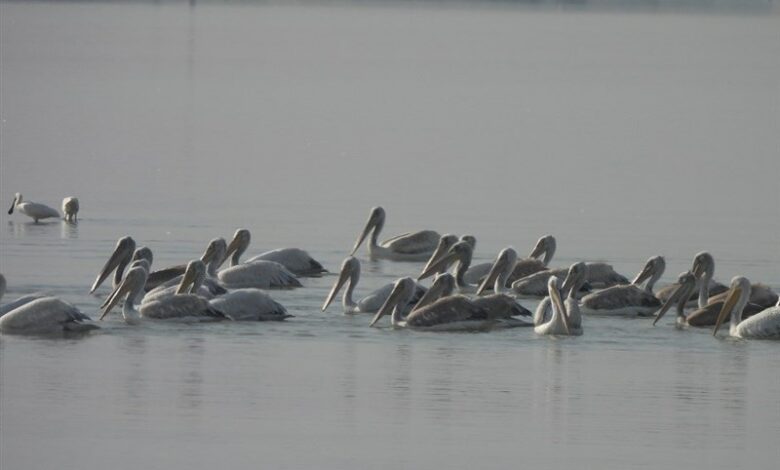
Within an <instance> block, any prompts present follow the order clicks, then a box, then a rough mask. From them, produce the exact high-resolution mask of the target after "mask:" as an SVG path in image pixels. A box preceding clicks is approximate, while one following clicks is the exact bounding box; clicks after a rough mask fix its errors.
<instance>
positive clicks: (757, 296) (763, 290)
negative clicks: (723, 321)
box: [707, 284, 777, 313]
mask: <svg viewBox="0 0 780 470" xmlns="http://www.w3.org/2000/svg"><path fill="white" fill-rule="evenodd" d="M727 294H728V293H727V292H725V291H724V292H721V293H719V294H714V295H710V298H709V299H707V303H708V304H709V303H713V302H725V300H726V295H727ZM750 303H752V304H756V305H760V306H762V307H763V308H769V307H771V306H773V305H775V304H776V303H777V294H776V293H775V292H774V291H773V290H772V289H771V288H770V287H769V286H766V285H764V284H752V285H751V286H750ZM756 313H758V312H756Z"/></svg>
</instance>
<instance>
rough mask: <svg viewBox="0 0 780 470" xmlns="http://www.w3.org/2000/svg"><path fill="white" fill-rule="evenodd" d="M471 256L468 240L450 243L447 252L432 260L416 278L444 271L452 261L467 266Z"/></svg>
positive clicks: (423, 277)
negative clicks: (450, 245) (450, 246)
mask: <svg viewBox="0 0 780 470" xmlns="http://www.w3.org/2000/svg"><path fill="white" fill-rule="evenodd" d="M471 256H472V249H471V245H469V243H468V242H465V241H460V242H458V243H456V244H454V245H452V248H450V249H449V251H448V252H447V254H445V255H444V256H442V257H441V258H439V260H438V261H436V262H434V263H433V264H432V265H430V266H428V269H426V270H424V271H423V272H422V273H421V274H420V276H419V277H418V278H417V279H418V280H421V279H425V278H426V277H430V276H431V275H433V274H434V273H437V272H441V271H446V270H447V268H449V267H450V265H452V263H454V262H455V261H459V262H460V263H461V265H463V266H465V267H468V265H469V264H471ZM458 269H460V268H458Z"/></svg>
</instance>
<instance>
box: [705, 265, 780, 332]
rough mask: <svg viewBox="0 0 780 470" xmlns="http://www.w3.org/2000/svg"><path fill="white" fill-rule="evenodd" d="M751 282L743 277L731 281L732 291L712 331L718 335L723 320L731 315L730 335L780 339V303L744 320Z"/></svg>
mask: <svg viewBox="0 0 780 470" xmlns="http://www.w3.org/2000/svg"><path fill="white" fill-rule="evenodd" d="M750 289H751V286H750V281H748V280H747V279H746V278H744V277H742V276H737V277H735V278H734V279H732V280H731V289H730V291H729V294H728V297H727V298H726V301H725V303H724V305H723V309H721V311H720V314H719V315H718V318H717V320H716V323H715V328H714V329H713V330H712V334H713V336H714V335H715V334H717V333H718V329H720V326H721V324H723V320H724V319H725V318H726V316H727V315H729V314H730V315H731V325H730V326H729V335H730V336H734V337H737V338H745V339H780V302H778V304H777V305H775V306H773V307H769V308H767V309H765V310H763V311H761V312H759V313H757V314H755V315H753V316H752V317H750V318H748V319H747V320H742V311H743V310H744V308H745V305H747V303H748V300H749V298H750Z"/></svg>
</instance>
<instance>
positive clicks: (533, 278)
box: [512, 268, 569, 297]
mask: <svg viewBox="0 0 780 470" xmlns="http://www.w3.org/2000/svg"><path fill="white" fill-rule="evenodd" d="M568 271H569V270H568V268H560V269H548V270H547V271H539V272H538V273H534V274H531V275H530V276H526V277H524V278H522V279H518V280H517V281H515V282H513V283H512V290H513V291H514V292H515V293H517V294H520V295H528V296H538V297H544V296H546V295H547V281H548V279H550V276H558V277H561V278H562V277H564V276H566V273H567V272H568Z"/></svg>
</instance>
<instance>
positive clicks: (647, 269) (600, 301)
mask: <svg viewBox="0 0 780 470" xmlns="http://www.w3.org/2000/svg"><path fill="white" fill-rule="evenodd" d="M665 269H666V260H664V258H663V256H654V257H652V258H650V259H649V260H647V263H645V266H644V268H642V271H640V272H639V274H637V276H636V277H635V278H634V280H633V281H631V284H628V285H618V286H612V287H608V288H606V289H604V290H600V291H598V292H593V293H591V294H588V295H586V296H585V297H583V298H582V300H581V301H580V306H581V308H582V311H583V312H584V313H586V314H588V315H631V316H633V315H649V314H651V313H653V312H655V311H656V310H658V308H659V307H661V301H660V300H658V298H656V296H655V295H654V294H653V286H654V285H655V283H656V282H657V281H658V280H659V279H660V278H661V276H662V275H663V273H664V270H665ZM645 281H647V283H646V285H645V287H644V288H641V287H640V286H641V285H642V283H643V282H645Z"/></svg>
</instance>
